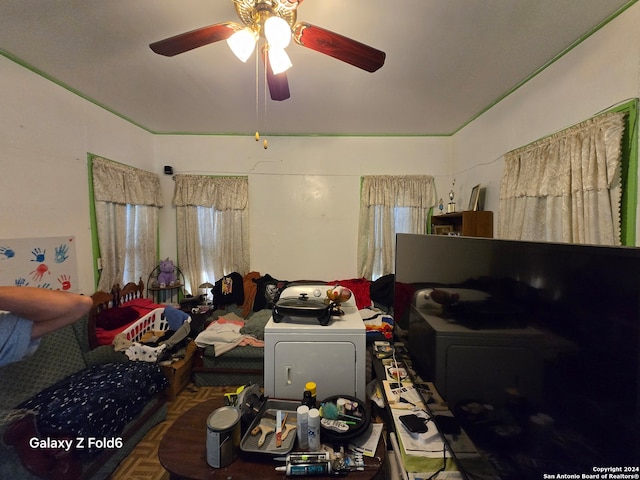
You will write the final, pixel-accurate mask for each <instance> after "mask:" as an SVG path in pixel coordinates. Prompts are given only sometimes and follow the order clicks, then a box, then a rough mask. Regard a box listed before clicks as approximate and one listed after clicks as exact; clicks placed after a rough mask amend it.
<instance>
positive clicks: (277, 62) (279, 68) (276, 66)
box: [269, 48, 293, 75]
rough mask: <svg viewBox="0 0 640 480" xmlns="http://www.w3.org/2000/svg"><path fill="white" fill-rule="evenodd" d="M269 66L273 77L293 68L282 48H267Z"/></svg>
mask: <svg viewBox="0 0 640 480" xmlns="http://www.w3.org/2000/svg"><path fill="white" fill-rule="evenodd" d="M269 64H270V65H271V70H272V71H273V74H274V75H277V74H279V73H282V72H286V71H287V70H289V69H290V68H291V67H292V66H293V64H292V63H291V59H290V58H289V55H287V52H285V51H284V48H269Z"/></svg>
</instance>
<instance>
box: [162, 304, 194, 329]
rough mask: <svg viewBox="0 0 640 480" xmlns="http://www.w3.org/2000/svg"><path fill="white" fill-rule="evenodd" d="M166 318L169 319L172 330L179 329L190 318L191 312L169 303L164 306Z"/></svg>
mask: <svg viewBox="0 0 640 480" xmlns="http://www.w3.org/2000/svg"><path fill="white" fill-rule="evenodd" d="M164 318H166V319H167V323H168V324H169V329H170V330H178V329H179V328H180V327H181V326H182V324H183V323H184V322H185V321H186V320H187V318H189V314H188V313H186V312H183V311H182V310H178V309H177V308H174V307H172V306H171V305H167V306H166V307H164Z"/></svg>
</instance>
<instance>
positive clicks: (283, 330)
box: [264, 284, 366, 401]
mask: <svg viewBox="0 0 640 480" xmlns="http://www.w3.org/2000/svg"><path fill="white" fill-rule="evenodd" d="M330 288H331V286H329V285H321V284H313V285H305V284H301V285H292V286H289V287H287V288H285V289H284V290H283V292H282V294H281V295H280V298H285V297H299V296H300V295H301V294H306V295H307V296H308V297H309V298H315V299H319V300H320V299H323V298H326V292H327V290H328V289H330ZM342 310H343V311H344V315H339V316H338V315H335V316H332V317H331V319H330V320H329V322H328V324H327V325H326V326H323V325H321V324H320V322H319V321H318V320H317V319H315V318H307V317H289V316H285V317H284V318H283V319H282V320H281V321H280V322H278V323H276V322H274V321H273V317H271V318H270V319H269V321H268V322H267V325H266V326H265V329H264V342H265V345H264V394H265V395H266V396H269V397H272V398H280V399H288V400H300V399H302V395H303V392H304V386H305V384H306V383H307V382H315V383H316V385H317V392H316V398H317V399H318V401H321V400H323V399H324V398H327V397H330V396H334V395H350V396H354V397H356V398H358V399H361V400H363V401H364V400H366V398H365V388H366V383H365V382H366V378H365V375H366V332H365V326H364V322H363V321H362V317H361V316H360V313H359V312H358V308H357V306H356V302H355V298H354V296H353V295H352V296H351V298H350V299H349V300H348V301H347V302H345V303H343V304H342Z"/></svg>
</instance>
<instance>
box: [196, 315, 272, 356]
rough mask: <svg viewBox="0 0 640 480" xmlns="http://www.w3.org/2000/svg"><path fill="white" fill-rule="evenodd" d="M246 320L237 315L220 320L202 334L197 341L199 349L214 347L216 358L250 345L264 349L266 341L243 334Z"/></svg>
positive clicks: (212, 323) (210, 325)
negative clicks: (239, 347)
mask: <svg viewBox="0 0 640 480" xmlns="http://www.w3.org/2000/svg"><path fill="white" fill-rule="evenodd" d="M244 323H245V322H244V320H243V319H242V318H241V317H239V316H238V315H236V314H235V313H228V314H227V315H225V316H223V317H220V318H218V319H217V320H216V321H214V322H211V323H210V324H209V326H208V327H207V328H206V329H205V330H203V331H202V332H200V333H199V334H198V336H197V337H196V339H195V343H196V345H197V346H198V347H201V348H205V347H208V346H210V345H212V346H213V347H214V353H215V356H216V357H219V356H220V355H222V354H224V353H226V352H228V351H230V350H232V349H234V348H235V347H238V346H243V345H250V346H252V347H264V341H263V340H259V339H258V338H256V337H255V336H253V335H247V334H243V333H242V332H241V330H242V328H243V327H244Z"/></svg>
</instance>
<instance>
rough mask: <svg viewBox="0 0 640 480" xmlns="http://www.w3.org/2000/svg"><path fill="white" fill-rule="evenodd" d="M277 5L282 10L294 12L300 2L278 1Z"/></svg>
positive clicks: (292, 0)
mask: <svg viewBox="0 0 640 480" xmlns="http://www.w3.org/2000/svg"><path fill="white" fill-rule="evenodd" d="M278 3H279V4H280V6H281V7H282V8H286V9H287V10H294V9H296V8H298V5H300V4H301V3H302V0H278Z"/></svg>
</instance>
